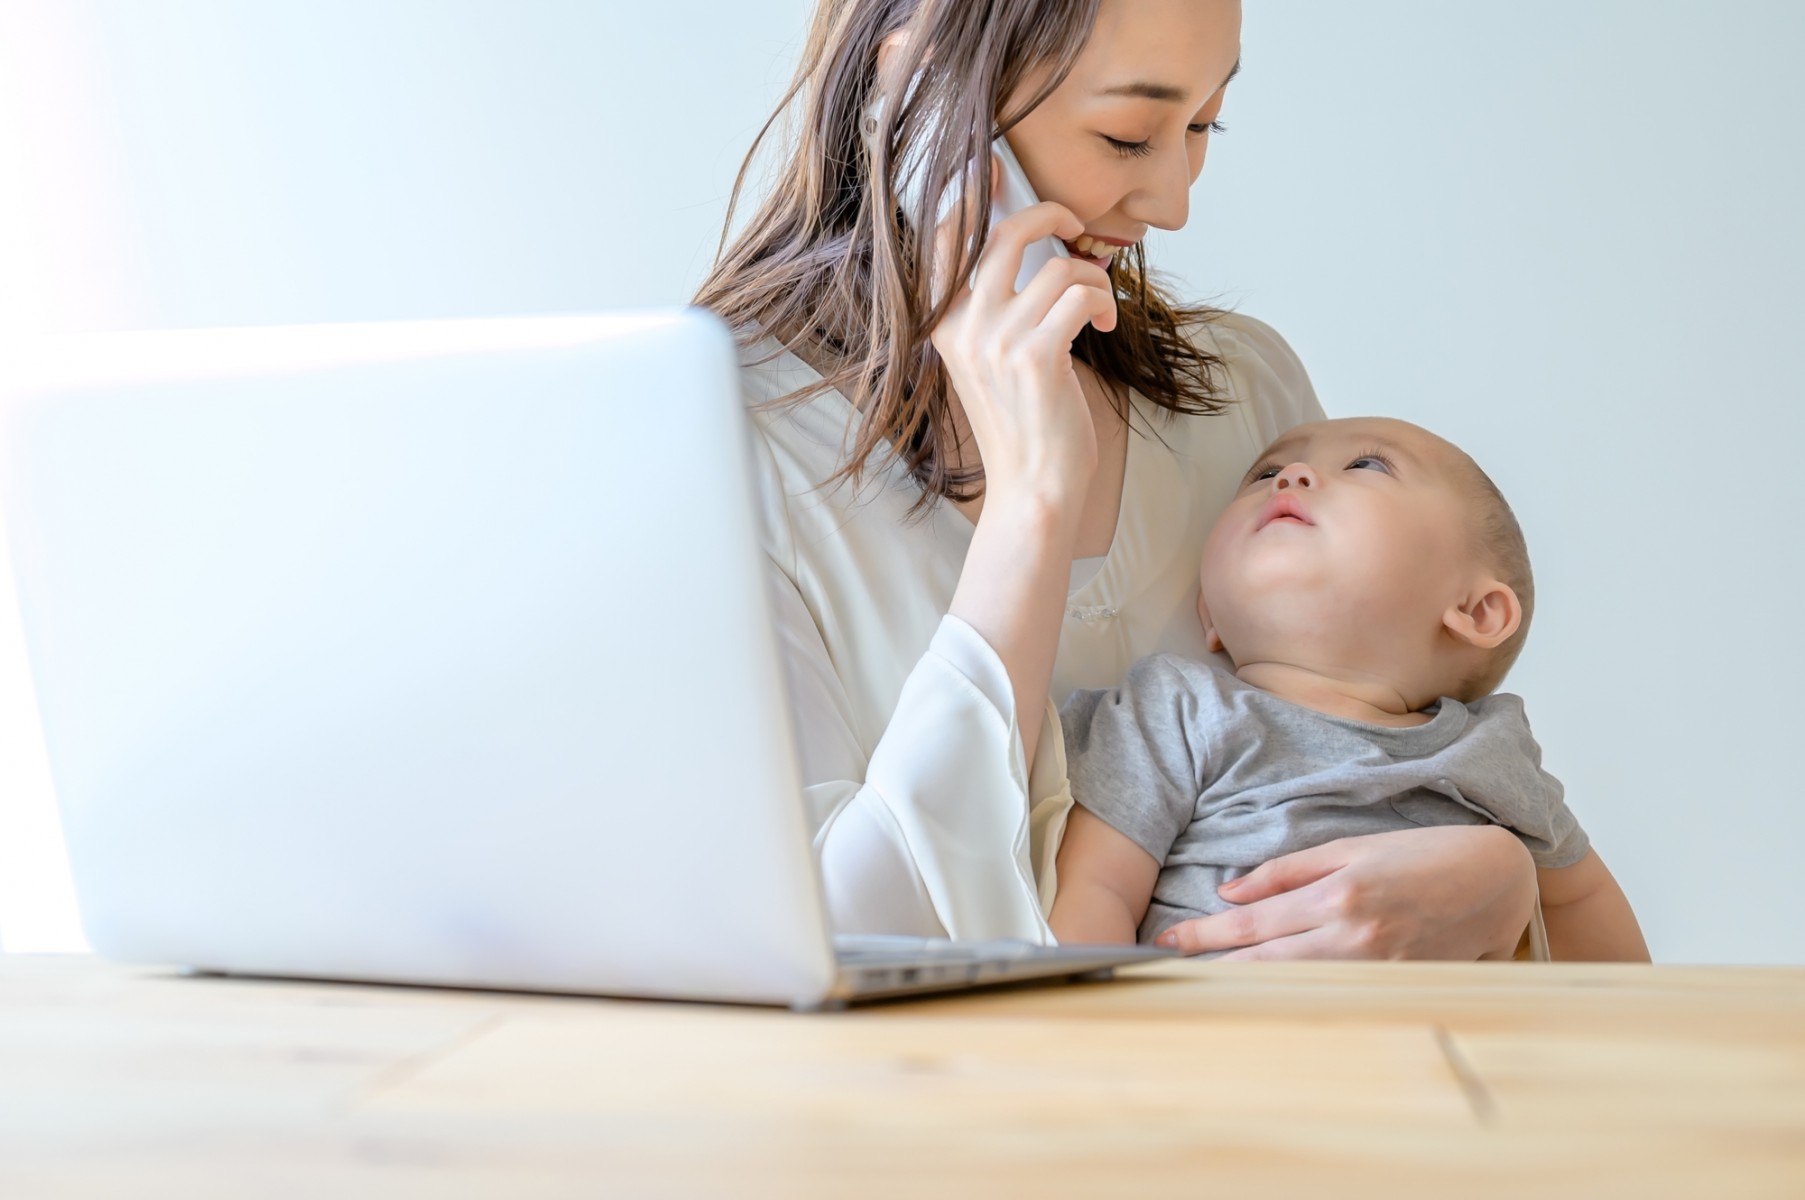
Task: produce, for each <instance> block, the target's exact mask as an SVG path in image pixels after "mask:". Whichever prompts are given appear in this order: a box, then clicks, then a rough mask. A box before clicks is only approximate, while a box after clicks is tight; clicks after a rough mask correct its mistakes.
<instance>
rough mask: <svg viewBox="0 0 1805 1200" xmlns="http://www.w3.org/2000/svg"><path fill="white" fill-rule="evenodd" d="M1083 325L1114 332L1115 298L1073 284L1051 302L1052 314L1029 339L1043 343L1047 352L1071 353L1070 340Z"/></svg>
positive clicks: (1091, 288) (1043, 319) (1098, 290)
mask: <svg viewBox="0 0 1805 1200" xmlns="http://www.w3.org/2000/svg"><path fill="white" fill-rule="evenodd" d="M1086 325H1095V326H1096V327H1097V328H1098V329H1099V330H1101V331H1102V332H1104V333H1108V332H1109V331H1110V330H1111V329H1114V328H1115V327H1116V298H1115V297H1114V296H1112V295H1110V294H1109V293H1108V292H1105V291H1103V290H1101V289H1099V288H1094V287H1086V286H1085V285H1084V284H1081V283H1075V284H1073V285H1072V286H1071V287H1069V288H1067V289H1066V290H1065V292H1064V294H1062V295H1061V296H1060V297H1059V299H1058V300H1056V301H1054V303H1053V308H1052V311H1051V312H1049V313H1047V315H1046V316H1045V317H1043V318H1041V322H1040V325H1039V327H1038V328H1036V329H1035V331H1034V332H1033V333H1032V334H1030V335H1029V336H1030V338H1031V339H1033V340H1037V341H1044V342H1046V343H1047V344H1048V345H1047V348H1048V349H1049V350H1050V351H1055V352H1061V353H1063V352H1067V351H1070V350H1071V348H1072V339H1073V338H1075V337H1077V336H1078V333H1079V331H1080V330H1082V329H1083V328H1084V327H1085V326H1086Z"/></svg>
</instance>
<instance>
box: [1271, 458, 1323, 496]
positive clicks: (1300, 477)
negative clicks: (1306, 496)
mask: <svg viewBox="0 0 1805 1200" xmlns="http://www.w3.org/2000/svg"><path fill="white" fill-rule="evenodd" d="M1277 486H1278V487H1279V489H1280V490H1281V491H1282V490H1283V489H1285V488H1293V487H1300V488H1313V487H1315V486H1316V475H1315V473H1314V472H1312V471H1311V470H1310V465H1309V464H1308V463H1300V462H1297V463H1292V464H1291V465H1290V466H1288V467H1286V468H1285V469H1284V470H1283V471H1280V472H1279V474H1278V485H1277Z"/></svg>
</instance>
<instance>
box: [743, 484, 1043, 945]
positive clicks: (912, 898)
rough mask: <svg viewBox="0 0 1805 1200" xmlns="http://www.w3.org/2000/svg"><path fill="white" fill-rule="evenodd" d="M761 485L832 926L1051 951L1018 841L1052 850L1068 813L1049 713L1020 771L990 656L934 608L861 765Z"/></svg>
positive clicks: (1008, 711)
mask: <svg viewBox="0 0 1805 1200" xmlns="http://www.w3.org/2000/svg"><path fill="white" fill-rule="evenodd" d="M768 471H769V465H768V464H767V472H768ZM765 479H766V482H767V485H769V484H770V483H773V482H774V480H773V478H772V474H770V473H766V474H765ZM765 492H766V494H765V506H766V510H767V511H766V513H765V520H766V527H767V544H766V552H767V561H768V563H769V567H770V571H769V581H770V587H771V591H772V602H773V610H774V611H773V615H774V617H775V620H776V626H777V633H778V642H779V648H780V652H781V656H782V659H783V661H784V665H785V669H786V672H787V674H788V680H789V686H790V692H791V703H792V707H793V711H794V715H795V728H796V738H797V750H798V754H799V757H800V760H801V763H800V765H801V772H802V779H803V783H804V795H805V798H806V802H807V804H808V808H809V815H810V820H811V823H812V825H813V827H814V828H815V830H816V833H815V850H816V853H817V855H818V857H819V859H820V863H821V874H822V882H823V886H824V889H825V893H826V900H827V906H828V911H829V913H830V916H831V920H832V923H833V926H834V929H835V930H836V931H837V932H841V933H892V934H895V933H901V934H913V935H916V936H922V937H953V938H969V939H988V938H1005V937H1007V938H1020V939H1023V940H1027V941H1032V942H1039V943H1046V942H1051V941H1052V940H1053V935H1052V931H1051V929H1050V928H1049V927H1048V925H1047V923H1046V918H1045V915H1044V910H1043V902H1044V905H1046V906H1050V904H1051V896H1050V895H1049V896H1046V897H1042V896H1041V894H1040V888H1039V885H1038V884H1037V883H1036V880H1037V878H1038V871H1037V868H1039V867H1041V866H1043V864H1041V863H1039V862H1037V861H1035V859H1036V857H1037V854H1036V852H1035V850H1034V849H1033V848H1036V847H1045V846H1050V845H1057V841H1058V833H1059V830H1060V827H1063V824H1064V820H1065V816H1066V813H1067V812H1068V810H1069V809H1070V807H1071V794H1070V792H1069V790H1067V788H1066V785H1065V752H1064V748H1063V746H1062V744H1061V741H1060V737H1059V733H1058V726H1057V717H1056V714H1055V713H1054V710H1053V709H1052V706H1051V705H1050V704H1049V706H1048V709H1047V712H1046V714H1044V715H1043V718H1042V719H1043V721H1047V722H1050V723H1051V724H1050V727H1043V732H1042V736H1041V741H1040V744H1041V747H1042V749H1041V750H1040V751H1039V752H1038V753H1037V755H1036V761H1035V764H1034V769H1033V771H1032V772H1030V771H1029V770H1028V769H1027V765H1026V764H1025V763H1024V762H1023V761H1022V750H1021V738H1020V736H1019V733H1018V731H1017V727H1016V722H1015V710H1014V689H1013V688H1012V687H1011V685H1010V683H1009V678H1008V673H1007V671H1006V670H1005V669H1004V667H1003V664H1002V660H1000V659H999V658H998V657H997V656H996V653H995V651H993V650H992V649H991V647H990V645H989V644H988V643H987V642H985V641H984V639H983V638H982V637H981V636H980V635H979V634H978V633H977V632H976V631H975V630H973V629H972V628H971V626H969V625H967V624H966V623H965V622H963V621H961V620H959V619H958V618H957V617H953V616H951V615H948V616H946V617H944V618H942V620H941V622H940V625H939V628H938V629H937V630H936V631H935V633H934V636H933V639H932V641H931V642H930V644H929V645H928V647H927V650H926V653H924V654H923V655H922V656H921V658H920V660H919V661H918V662H917V663H916V664H915V667H914V669H913V670H912V671H911V673H910V674H909V676H908V678H907V679H906V680H905V682H904V684H903V688H902V692H901V694H900V695H899V696H898V698H897V702H896V707H895V709H894V711H893V712H892V714H891V716H890V720H889V724H888V725H887V726H886V727H885V730H884V733H883V735H882V737H881V738H880V739H879V740H878V742H877V744H876V746H875V747H874V748H873V749H872V752H871V754H870V756H869V758H867V756H866V755H865V754H864V753H863V751H862V750H861V748H860V741H859V738H858V736H857V734H856V732H855V730H856V722H855V719H854V715H853V714H854V709H853V705H852V702H851V699H850V698H849V697H848V695H847V694H846V689H845V687H844V685H843V684H842V683H841V681H840V677H839V675H838V673H837V672H836V671H835V669H834V664H833V661H832V659H831V657H830V655H829V653H828V650H827V646H826V643H825V641H824V640H823V638H822V636H821V632H820V629H819V628H818V627H817V626H816V624H815V620H814V617H813V616H812V614H811V613H810V612H809V609H808V606H807V604H806V603H805V602H804V600H803V597H802V594H801V590H800V588H799V587H798V586H797V584H796V582H795V578H794V576H793V574H792V573H791V571H790V570H788V569H786V565H787V564H786V563H785V561H784V560H785V558H786V555H787V554H788V553H790V552H791V548H790V546H789V533H788V527H787V514H786V513H785V512H784V511H783V510H782V504H781V500H780V499H779V498H778V496H775V495H773V494H772V493H773V492H777V493H781V488H771V487H769V486H767V488H766V489H765ZM773 508H775V509H776V510H777V511H772V510H773ZM1030 778H1032V779H1033V780H1034V781H1035V783H1036V785H1037V786H1038V788H1039V790H1038V792H1037V794H1033V795H1032V796H1031V793H1030V785H1029V780H1030ZM1048 784H1050V785H1052V786H1047V785H1048ZM1046 874H1047V878H1048V881H1049V887H1050V881H1051V872H1050V871H1049V872H1047V873H1046Z"/></svg>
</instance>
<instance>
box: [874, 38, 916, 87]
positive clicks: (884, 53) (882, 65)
mask: <svg viewBox="0 0 1805 1200" xmlns="http://www.w3.org/2000/svg"><path fill="white" fill-rule="evenodd" d="M908 44H909V31H908V30H907V29H898V30H897V31H896V32H894V33H892V34H890V35H888V36H887V37H885V38H884V40H883V41H881V42H879V43H878V44H877V79H878V84H879V86H880V87H881V86H882V85H883V82H884V80H885V79H886V78H888V77H889V75H890V73H891V72H892V71H896V70H899V69H900V68H899V67H898V66H897V65H896V55H897V52H898V51H900V50H902V48H903V47H905V46H907V45H908Z"/></svg>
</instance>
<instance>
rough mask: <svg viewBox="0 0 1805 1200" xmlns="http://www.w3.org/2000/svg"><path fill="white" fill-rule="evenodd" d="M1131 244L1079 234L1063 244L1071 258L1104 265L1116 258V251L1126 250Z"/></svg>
mask: <svg viewBox="0 0 1805 1200" xmlns="http://www.w3.org/2000/svg"><path fill="white" fill-rule="evenodd" d="M1133 244H1134V243H1133V242H1114V241H1109V240H1107V239H1104V238H1099V237H1092V236H1091V235H1090V234H1088V233H1081V234H1079V235H1078V236H1077V237H1075V238H1073V239H1072V240H1071V241H1069V242H1067V243H1066V244H1065V248H1066V249H1067V250H1068V251H1070V252H1071V255H1072V257H1073V258H1081V259H1084V260H1085V261H1086V262H1091V263H1096V264H1098V265H1100V266H1101V265H1104V264H1107V263H1108V262H1109V260H1110V259H1112V258H1114V257H1115V256H1116V253H1117V251H1120V250H1124V249H1127V248H1128V247H1129V246H1132V245H1133Z"/></svg>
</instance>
